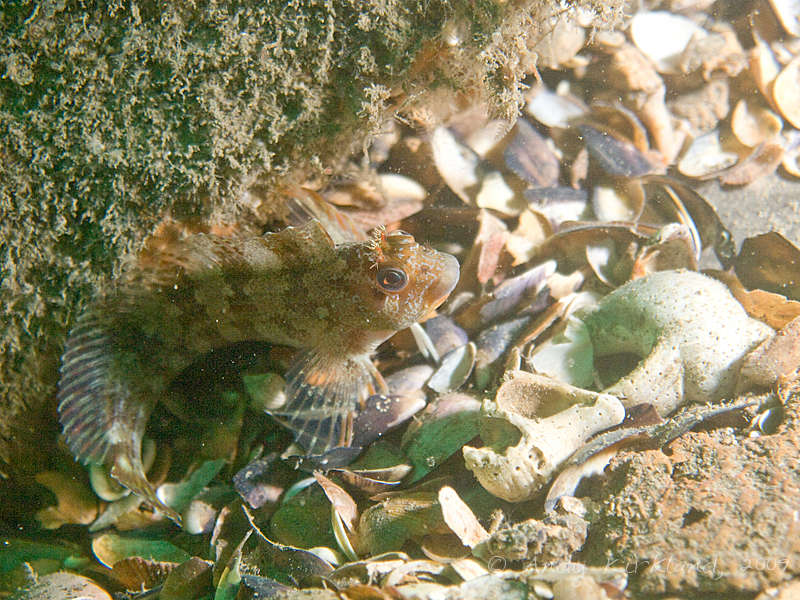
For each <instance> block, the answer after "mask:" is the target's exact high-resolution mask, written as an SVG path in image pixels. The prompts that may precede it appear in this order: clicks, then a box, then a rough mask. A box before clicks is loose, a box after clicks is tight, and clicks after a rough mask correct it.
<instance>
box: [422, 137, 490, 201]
mask: <svg viewBox="0 0 800 600" xmlns="http://www.w3.org/2000/svg"><path fill="white" fill-rule="evenodd" d="M431 149H432V151H433V162H434V164H435V165H436V168H437V169H438V170H439V174H440V175H441V176H442V179H444V182H445V183H446V184H447V186H448V187H449V188H450V189H451V190H453V192H454V193H455V194H456V196H458V197H459V198H461V199H462V200H463V201H464V202H465V203H467V204H471V203H472V198H471V194H470V193H469V190H470V188H473V187H474V186H477V185H478V183H479V179H478V164H479V163H480V157H479V156H478V155H477V154H475V152H474V151H473V150H472V149H471V148H469V147H468V146H465V145H464V144H462V143H460V142H459V141H458V140H456V138H455V136H454V135H453V134H452V133H451V132H450V130H449V129H447V128H446V127H437V128H436V129H435V130H434V131H433V134H432V135H431Z"/></svg>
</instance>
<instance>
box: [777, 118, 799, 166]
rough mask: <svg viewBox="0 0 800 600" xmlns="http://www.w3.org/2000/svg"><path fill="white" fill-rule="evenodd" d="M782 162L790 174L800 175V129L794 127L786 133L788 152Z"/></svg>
mask: <svg viewBox="0 0 800 600" xmlns="http://www.w3.org/2000/svg"><path fill="white" fill-rule="evenodd" d="M781 164H782V165H783V168H784V169H786V172H787V173H789V175H793V176H794V177H800V131H797V130H796V129H792V130H791V131H789V132H788V133H787V134H786V153H785V154H784V155H783V162H782V163H781Z"/></svg>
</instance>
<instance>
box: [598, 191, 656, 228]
mask: <svg viewBox="0 0 800 600" xmlns="http://www.w3.org/2000/svg"><path fill="white" fill-rule="evenodd" d="M639 190H641V188H639ZM643 203H644V198H643V197H642V196H641V194H636V188H631V187H628V189H625V190H623V189H620V187H619V186H610V185H596V186H595V187H594V190H592V209H593V210H594V214H595V216H596V217H597V220H598V221H635V220H636V219H637V218H638V217H639V215H640V214H641V212H642V205H643Z"/></svg>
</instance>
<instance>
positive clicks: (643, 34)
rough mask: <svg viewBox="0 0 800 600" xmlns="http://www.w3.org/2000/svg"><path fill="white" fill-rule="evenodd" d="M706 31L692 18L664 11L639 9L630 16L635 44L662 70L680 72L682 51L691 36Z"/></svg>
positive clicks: (698, 35) (703, 34)
mask: <svg viewBox="0 0 800 600" xmlns="http://www.w3.org/2000/svg"><path fill="white" fill-rule="evenodd" d="M707 35H708V34H707V33H706V31H705V29H703V28H702V27H700V26H699V25H697V24H696V23H695V22H694V21H692V20H691V19H688V18H687V17H683V16H681V15H675V14H672V13H668V12H664V11H653V12H640V13H638V14H637V15H636V16H634V17H633V19H632V20H631V38H632V39H633V42H634V44H636V46H637V47H638V48H639V50H641V51H642V52H643V53H644V54H645V55H646V56H647V57H648V58H649V59H650V60H651V61H652V62H653V64H654V65H655V67H656V69H657V70H658V71H659V72H661V73H677V72H678V63H679V62H680V57H681V54H682V53H683V51H684V50H685V49H686V46H687V45H688V44H689V42H690V41H691V39H692V38H694V37H706V36H707Z"/></svg>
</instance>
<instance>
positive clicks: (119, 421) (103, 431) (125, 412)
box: [58, 311, 180, 523]
mask: <svg viewBox="0 0 800 600" xmlns="http://www.w3.org/2000/svg"><path fill="white" fill-rule="evenodd" d="M113 352H114V348H113V346H112V344H111V342H110V340H109V337H108V334H107V333H106V328H105V326H104V324H103V319H102V318H101V317H100V316H99V314H98V313H97V312H96V311H87V312H86V313H84V314H83V315H81V317H80V318H79V319H78V322H77V324H76V325H75V328H74V329H73V330H72V332H71V333H70V336H69V339H68V340H67V344H66V349H65V350H64V354H63V356H62V359H61V379H60V381H59V384H58V412H59V419H60V421H61V425H62V427H63V431H64V438H65V439H66V442H67V446H69V449H70V451H71V452H72V454H73V455H74V456H75V458H76V459H77V460H78V461H80V462H81V463H83V464H90V463H91V464H105V465H109V466H111V467H112V468H111V475H112V476H113V477H114V478H115V479H117V480H118V481H119V482H120V483H121V484H122V485H124V486H125V487H127V488H129V489H130V490H131V491H133V492H135V493H136V494H139V495H140V496H142V497H143V498H144V499H145V500H147V501H148V502H149V503H151V504H153V505H154V506H155V507H156V508H157V509H158V510H159V511H161V512H163V513H164V514H165V515H166V516H168V517H169V518H170V519H172V520H173V521H175V522H176V523H180V517H179V515H178V514H177V513H176V512H175V511H174V510H172V509H171V508H169V507H168V506H166V505H165V504H164V503H163V502H161V501H160V500H159V499H158V498H157V496H156V494H155V491H154V490H153V487H152V486H151V485H150V483H149V482H148V481H147V478H146V477H145V474H144V467H143V466H142V458H141V447H142V437H143V436H144V431H145V427H146V425H147V419H148V418H149V416H150V411H151V410H152V408H153V405H154V401H152V400H148V399H147V398H146V397H139V396H134V395H132V394H131V390H130V389H129V388H128V387H127V386H126V385H125V383H124V382H122V381H119V380H118V379H117V378H115V377H114V376H113V375H112V373H111V367H112V361H113V359H114V356H113Z"/></svg>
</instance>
